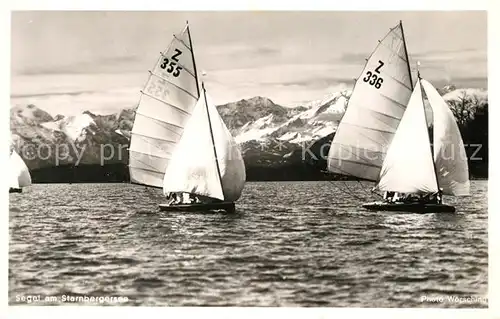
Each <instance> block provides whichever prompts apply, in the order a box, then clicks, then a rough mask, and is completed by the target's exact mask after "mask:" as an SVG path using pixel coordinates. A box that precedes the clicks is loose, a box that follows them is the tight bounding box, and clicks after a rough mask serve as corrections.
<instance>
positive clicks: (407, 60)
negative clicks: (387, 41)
mask: <svg viewBox="0 0 500 319" xmlns="http://www.w3.org/2000/svg"><path fill="white" fill-rule="evenodd" d="M399 26H400V27H401V35H402V36H403V45H404V48H405V55H406V65H407V66H408V74H409V75H410V83H411V87H412V88H413V80H412V78H411V69H410V58H408V50H407V48H406V40H405V32H404V30H403V21H402V20H399ZM189 40H191V38H189Z"/></svg>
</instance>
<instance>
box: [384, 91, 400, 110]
mask: <svg viewBox="0 0 500 319" xmlns="http://www.w3.org/2000/svg"><path fill="white" fill-rule="evenodd" d="M380 96H383V97H385V98H386V99H388V100H389V101H391V102H393V103H394V104H396V105H397V106H399V107H400V108H402V109H403V110H406V105H404V104H401V103H399V102H398V101H396V100H394V99H393V98H391V97H389V96H387V95H385V94H380Z"/></svg>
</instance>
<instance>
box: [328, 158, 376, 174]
mask: <svg viewBox="0 0 500 319" xmlns="http://www.w3.org/2000/svg"><path fill="white" fill-rule="evenodd" d="M330 158H331V159H335V160H339V161H341V162H342V161H345V162H349V163H355V164H358V165H363V166H368V167H375V168H382V165H374V164H368V163H365V162H361V161H360V162H357V161H354V160H348V159H343V158H338V157H333V156H332V157H330ZM334 169H337V167H334ZM356 177H357V176H356Z"/></svg>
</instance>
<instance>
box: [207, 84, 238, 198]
mask: <svg viewBox="0 0 500 319" xmlns="http://www.w3.org/2000/svg"><path fill="white" fill-rule="evenodd" d="M205 94H206V93H205ZM206 99H207V107H208V110H209V114H210V122H211V125H212V132H213V136H214V142H215V147H216V151H217V160H218V163H219V169H220V175H221V179H222V192H223V193H224V200H226V201H230V202H234V201H236V200H237V199H238V198H240V196H241V192H242V191H243V187H244V185H245V181H246V173H245V163H244V161H243V156H242V155H241V150H240V148H239V146H238V144H237V143H236V141H235V140H234V138H233V136H232V135H231V132H229V130H228V128H227V126H226V124H225V123H224V121H223V120H222V118H221V116H220V115H219V112H218V111H217V108H216V107H215V104H214V102H213V101H212V99H211V98H210V96H209V95H206Z"/></svg>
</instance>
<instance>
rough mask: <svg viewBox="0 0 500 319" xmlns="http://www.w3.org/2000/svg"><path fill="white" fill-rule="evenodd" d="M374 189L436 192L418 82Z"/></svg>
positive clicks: (403, 191)
mask: <svg viewBox="0 0 500 319" xmlns="http://www.w3.org/2000/svg"><path fill="white" fill-rule="evenodd" d="M377 188H378V189H379V190H382V191H394V192H402V193H434V192H437V191H438V188H437V180H436V173H435V171H434V162H433V159H432V153H431V144H430V140H429V133H428V129H427V121H426V119H425V111H424V102H423V98H422V89H421V86H420V81H417V84H416V85H415V90H414V91H413V94H412V95H411V98H410V102H409V103H408V107H407V108H406V112H405V114H404V115H403V118H402V119H401V123H400V124H399V127H398V129H397V132H396V134H395V135H394V138H393V140H392V143H391V145H390V146H389V149H388V150H387V155H386V157H385V160H384V163H383V165H382V169H381V171H380V180H379V183H378V185H377Z"/></svg>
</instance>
